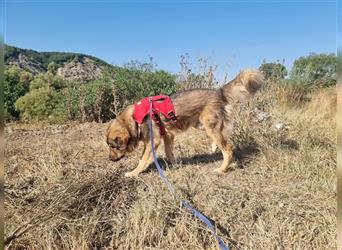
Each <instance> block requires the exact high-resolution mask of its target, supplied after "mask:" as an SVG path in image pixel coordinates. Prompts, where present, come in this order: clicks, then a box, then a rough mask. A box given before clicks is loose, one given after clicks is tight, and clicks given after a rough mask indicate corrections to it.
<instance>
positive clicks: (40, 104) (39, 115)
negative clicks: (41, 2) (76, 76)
mask: <svg viewBox="0 0 342 250" xmlns="http://www.w3.org/2000/svg"><path fill="white" fill-rule="evenodd" d="M143 66H144V67H143ZM145 66H146V65H137V66H136V67H135V68H132V67H127V68H121V69H111V68H107V69H106V71H105V73H104V75H103V76H102V77H101V78H99V79H96V80H93V81H89V82H86V83H84V82H79V81H73V82H71V81H68V80H66V79H63V78H61V77H59V76H56V75H55V74H53V73H55V70H54V64H53V63H50V64H49V68H50V69H49V71H48V72H46V73H44V74H39V75H37V76H36V77H34V78H33V79H32V80H31V81H30V82H29V86H28V85H27V87H26V88H25V85H24V84H23V82H22V81H23V80H20V79H26V78H25V77H23V76H25V74H27V72H25V74H24V73H23V72H21V71H20V70H18V69H14V68H10V69H8V70H6V85H5V86H8V91H6V92H5V97H6V104H7V106H6V110H8V113H9V114H10V115H11V116H12V117H13V118H18V117H19V115H20V118H21V119H23V120H36V121H37V120H46V119H47V120H49V121H52V122H60V121H65V120H80V121H98V122H103V121H108V120H109V119H111V118H113V117H115V115H116V113H117V112H119V111H120V110H121V109H122V108H123V107H124V106H126V105H127V104H129V103H132V102H134V101H137V100H139V99H141V98H143V97H144V96H149V95H154V94H158V93H160V94H167V95H169V94H171V93H173V92H175V91H176V89H177V85H176V80H175V76H173V75H171V74H170V73H167V72H166V71H163V70H155V69H154V68H153V67H151V68H149V69H146V68H145ZM13 72H14V73H13ZM9 87H11V88H9Z"/></svg>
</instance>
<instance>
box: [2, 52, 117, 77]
mask: <svg viewBox="0 0 342 250" xmlns="http://www.w3.org/2000/svg"><path fill="white" fill-rule="evenodd" d="M50 63H55V64H56V67H57V73H56V74H57V75H59V76H62V77H64V78H66V79H73V80H74V79H76V80H92V79H96V78H98V77H100V76H101V75H102V73H103V71H104V69H105V67H113V66H111V65H110V64H108V63H106V62H105V61H103V60H101V59H98V58H96V57H93V56H89V55H85V54H80V53H67V52H38V51H35V50H31V49H21V48H17V47H13V46H10V45H5V65H6V67H10V66H16V67H19V68H21V69H24V70H26V71H28V72H31V73H32V74H34V75H36V74H39V73H44V72H46V71H47V70H48V66H49V64H50Z"/></svg>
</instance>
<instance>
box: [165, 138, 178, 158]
mask: <svg viewBox="0 0 342 250" xmlns="http://www.w3.org/2000/svg"><path fill="white" fill-rule="evenodd" d="M173 144H174V136H173V135H166V136H165V137H164V146H165V154H166V157H167V159H168V160H169V161H170V162H171V163H172V164H174V163H176V158H175V156H174V154H173Z"/></svg>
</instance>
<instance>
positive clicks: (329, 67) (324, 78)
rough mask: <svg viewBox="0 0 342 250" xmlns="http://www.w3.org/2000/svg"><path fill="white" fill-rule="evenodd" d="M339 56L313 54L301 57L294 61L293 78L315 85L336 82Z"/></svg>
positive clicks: (329, 84)
mask: <svg viewBox="0 0 342 250" xmlns="http://www.w3.org/2000/svg"><path fill="white" fill-rule="evenodd" d="M336 68H337V57H336V56H335V55H334V54H329V55H326V54H311V55H309V56H306V57H300V58H299V59H297V60H296V61H295V62H294V63H293V68H292V70H291V75H290V76H291V79H292V80H294V81H297V82H300V83H303V84H307V85H314V86H331V85H335V84H336V79H337V72H336Z"/></svg>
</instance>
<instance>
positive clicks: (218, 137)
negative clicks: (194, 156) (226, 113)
mask: <svg viewBox="0 0 342 250" xmlns="http://www.w3.org/2000/svg"><path fill="white" fill-rule="evenodd" d="M202 121H203V125H204V128H205V131H206V133H207V134H208V135H209V136H210V137H211V138H212V140H213V141H214V142H213V143H214V144H216V145H217V147H218V148H219V149H221V151H222V155H223V162H222V165H221V167H219V168H216V169H214V171H215V172H218V173H225V172H227V171H228V169H229V164H230V163H231V160H232V158H233V150H232V146H231V145H230V143H229V141H228V138H227V137H228V136H227V134H228V133H229V130H228V129H227V128H226V126H225V121H224V120H223V119H221V118H220V116H219V115H217V114H215V112H213V113H209V114H205V115H203V119H202Z"/></svg>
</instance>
